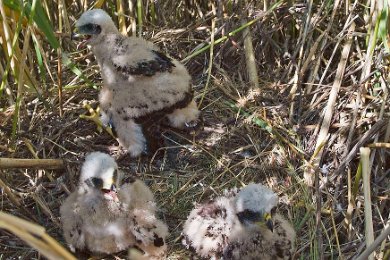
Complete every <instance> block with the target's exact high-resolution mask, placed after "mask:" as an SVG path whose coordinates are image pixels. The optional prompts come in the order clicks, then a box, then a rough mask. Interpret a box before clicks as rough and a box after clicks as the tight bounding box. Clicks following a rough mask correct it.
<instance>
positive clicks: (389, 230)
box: [355, 226, 390, 260]
mask: <svg viewBox="0 0 390 260" xmlns="http://www.w3.org/2000/svg"><path fill="white" fill-rule="evenodd" d="M389 235H390V226H388V227H387V228H386V229H384V230H383V231H382V233H381V234H380V235H379V236H378V237H377V238H376V239H375V240H374V242H372V244H371V245H369V246H367V248H366V249H365V250H364V251H363V253H361V254H360V255H359V257H358V258H356V259H355V260H365V259H368V258H369V257H370V255H371V254H372V252H374V250H375V249H376V248H377V247H378V246H379V245H380V244H381V243H382V241H385V240H386V239H387V236H389Z"/></svg>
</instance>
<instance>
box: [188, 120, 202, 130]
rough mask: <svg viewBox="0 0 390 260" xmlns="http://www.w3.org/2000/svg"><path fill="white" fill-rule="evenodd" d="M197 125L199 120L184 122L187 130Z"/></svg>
mask: <svg viewBox="0 0 390 260" xmlns="http://www.w3.org/2000/svg"><path fill="white" fill-rule="evenodd" d="M198 123H199V120H193V121H190V122H185V125H186V127H188V128H195V127H196V126H197V125H198Z"/></svg>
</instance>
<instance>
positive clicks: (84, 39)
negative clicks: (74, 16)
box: [70, 28, 91, 50]
mask: <svg viewBox="0 0 390 260" xmlns="http://www.w3.org/2000/svg"><path fill="white" fill-rule="evenodd" d="M90 38H91V36H90V35H86V34H81V33H78V29H77V28H75V30H74V31H73V32H72V33H71V35H70V39H71V40H72V41H78V42H79V43H78V44H77V49H78V50H80V49H84V48H85V46H86V45H87V43H88V40H89V39H90Z"/></svg>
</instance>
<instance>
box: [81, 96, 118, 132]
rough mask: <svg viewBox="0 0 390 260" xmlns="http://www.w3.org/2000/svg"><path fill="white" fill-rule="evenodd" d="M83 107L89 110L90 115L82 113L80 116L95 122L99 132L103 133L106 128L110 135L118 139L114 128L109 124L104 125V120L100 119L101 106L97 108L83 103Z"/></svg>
mask: <svg viewBox="0 0 390 260" xmlns="http://www.w3.org/2000/svg"><path fill="white" fill-rule="evenodd" d="M83 107H84V108H85V109H87V110H88V113H89V115H86V114H84V115H80V118H82V119H86V120H89V121H92V122H94V123H95V124H96V126H97V131H98V132H99V133H101V132H102V131H103V129H104V130H105V131H106V132H107V133H108V134H109V135H111V136H112V137H113V138H114V139H116V137H115V135H114V133H113V132H112V129H111V128H110V127H109V126H105V125H103V123H102V121H101V120H100V107H97V108H96V110H95V109H93V108H92V107H91V105H90V104H88V103H85V104H83Z"/></svg>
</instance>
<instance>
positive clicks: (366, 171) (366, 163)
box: [360, 147, 374, 260]
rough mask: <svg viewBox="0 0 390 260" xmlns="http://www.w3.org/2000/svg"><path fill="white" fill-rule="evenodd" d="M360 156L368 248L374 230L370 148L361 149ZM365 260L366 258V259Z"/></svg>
mask: <svg viewBox="0 0 390 260" xmlns="http://www.w3.org/2000/svg"><path fill="white" fill-rule="evenodd" d="M360 156H361V161H362V171H363V193H364V223H365V230H366V246H367V247H369V246H370V245H371V244H372V243H373V242H374V229H373V226H372V210H371V189H370V174H371V168H370V148H367V147H361V148H360ZM366 259H367V258H366ZM368 259H369V260H373V259H374V255H373V254H371V255H369V256H368Z"/></svg>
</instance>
